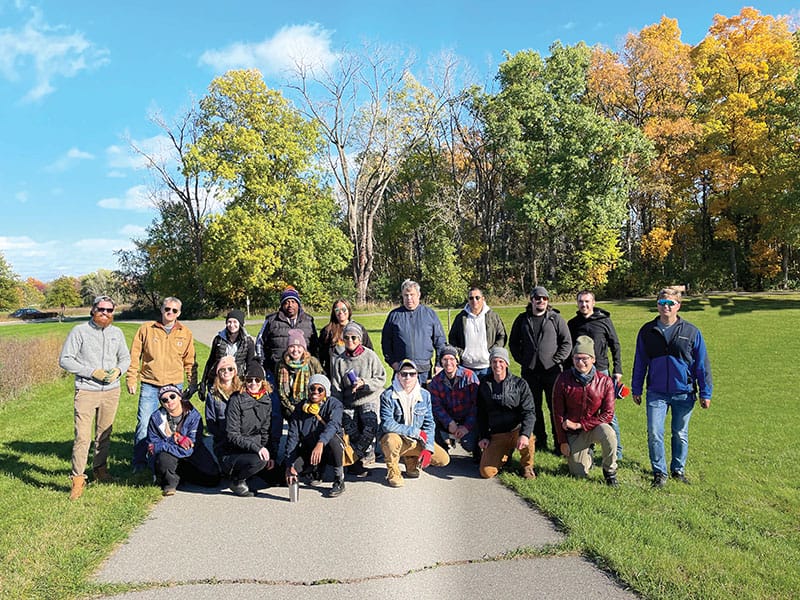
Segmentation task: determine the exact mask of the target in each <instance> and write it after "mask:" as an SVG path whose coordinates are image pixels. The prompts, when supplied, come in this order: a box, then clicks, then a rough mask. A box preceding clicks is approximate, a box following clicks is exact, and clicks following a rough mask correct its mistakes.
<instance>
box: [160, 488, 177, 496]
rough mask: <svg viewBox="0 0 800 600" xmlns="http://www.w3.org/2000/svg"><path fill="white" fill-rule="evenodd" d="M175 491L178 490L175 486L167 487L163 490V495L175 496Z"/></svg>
mask: <svg viewBox="0 0 800 600" xmlns="http://www.w3.org/2000/svg"><path fill="white" fill-rule="evenodd" d="M175 491H176V490H175V488H174V487H165V488H164V489H163V490H162V491H161V495H162V496H174V495H175Z"/></svg>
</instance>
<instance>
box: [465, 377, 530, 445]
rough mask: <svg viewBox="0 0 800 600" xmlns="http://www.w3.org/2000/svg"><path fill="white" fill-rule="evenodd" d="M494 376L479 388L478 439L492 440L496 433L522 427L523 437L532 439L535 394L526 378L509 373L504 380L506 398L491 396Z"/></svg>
mask: <svg viewBox="0 0 800 600" xmlns="http://www.w3.org/2000/svg"><path fill="white" fill-rule="evenodd" d="M493 385H494V378H493V377H491V376H490V377H486V378H485V379H484V380H483V381H481V383H480V385H479V386H478V439H479V440H480V439H487V440H488V439H490V438H491V436H492V434H493V433H508V432H509V431H514V429H516V428H517V427H519V428H520V431H519V433H520V435H524V436H527V437H531V435H532V434H533V426H534V424H535V423H536V411H535V407H534V404H533V394H531V389H530V388H529V387H528V384H527V383H526V382H525V380H524V379H522V378H520V377H517V376H516V375H514V374H513V373H508V374H507V375H506V378H505V379H504V380H503V396H502V398H501V399H500V401H499V402H496V401H495V400H494V398H493V397H492V396H493V395H492V391H493Z"/></svg>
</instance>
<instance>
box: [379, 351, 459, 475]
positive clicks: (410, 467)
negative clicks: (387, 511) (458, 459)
mask: <svg viewBox="0 0 800 600" xmlns="http://www.w3.org/2000/svg"><path fill="white" fill-rule="evenodd" d="M381 430H382V431H383V432H384V434H383V436H382V437H381V448H382V449H383V456H384V460H385V461H386V479H387V480H388V482H389V485H390V486H391V487H400V486H402V485H403V477H402V475H401V474H400V458H402V459H403V461H404V462H405V465H406V477H409V478H411V479H415V478H417V477H419V470H420V469H425V468H427V467H428V466H429V465H433V466H434V467H444V466H446V465H447V464H449V463H450V456H449V455H448V454H447V451H446V450H445V449H444V448H442V447H441V446H439V444H436V443H435V442H434V430H435V425H434V422H433V409H432V408H431V395H430V394H429V393H428V390H425V389H423V388H422V387H421V386H420V384H419V377H418V373H417V367H416V365H415V364H414V362H413V361H411V360H410V359H408V358H406V359H403V361H402V362H401V363H400V367H399V370H398V371H397V373H396V374H395V376H394V379H393V380H392V387H390V388H389V389H388V390H386V391H385V392H383V394H382V395H381Z"/></svg>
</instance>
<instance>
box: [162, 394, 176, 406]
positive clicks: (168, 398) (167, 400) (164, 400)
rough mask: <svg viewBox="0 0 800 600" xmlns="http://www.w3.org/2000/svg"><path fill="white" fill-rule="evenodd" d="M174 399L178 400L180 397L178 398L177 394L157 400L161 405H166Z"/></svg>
mask: <svg viewBox="0 0 800 600" xmlns="http://www.w3.org/2000/svg"><path fill="white" fill-rule="evenodd" d="M176 398H180V396H178V394H167V395H166V396H162V397H161V398H159V400H160V401H161V404H166V403H167V402H169V401H170V400H175V399H176Z"/></svg>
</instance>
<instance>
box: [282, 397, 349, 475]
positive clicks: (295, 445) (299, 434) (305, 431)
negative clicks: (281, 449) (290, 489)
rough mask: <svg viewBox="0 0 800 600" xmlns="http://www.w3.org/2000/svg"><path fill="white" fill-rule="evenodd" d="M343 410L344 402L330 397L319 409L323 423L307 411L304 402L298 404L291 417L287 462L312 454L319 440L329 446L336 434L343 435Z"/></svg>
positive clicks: (287, 441)
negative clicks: (304, 408)
mask: <svg viewBox="0 0 800 600" xmlns="http://www.w3.org/2000/svg"><path fill="white" fill-rule="evenodd" d="M342 411H343V409H342V403H341V402H339V400H338V399H336V398H328V399H327V400H326V401H325V402H323V404H322V406H320V409H319V416H320V418H321V419H322V421H324V423H323V422H322V421H320V420H319V419H318V418H317V417H316V416H315V415H312V414H309V413H307V412H305V411H304V410H303V405H302V404H298V405H297V406H296V407H295V409H294V412H293V413H292V416H291V417H290V418H289V432H288V434H287V437H286V464H287V465H291V464H294V462H295V461H296V460H297V457H298V456H301V455H303V456H306V455H308V454H310V453H311V450H313V448H314V446H315V445H316V443H317V442H322V445H323V446H327V445H328V442H330V441H331V440H332V439H333V437H334V436H335V435H339V436H341V434H342Z"/></svg>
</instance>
